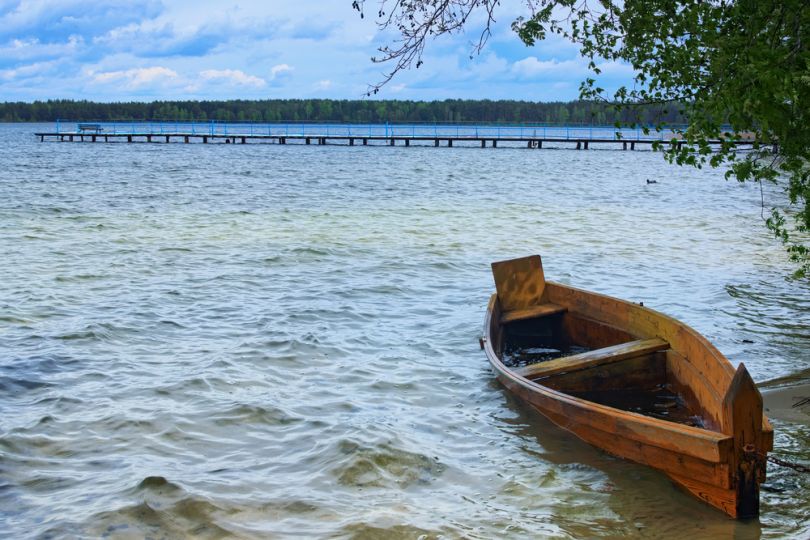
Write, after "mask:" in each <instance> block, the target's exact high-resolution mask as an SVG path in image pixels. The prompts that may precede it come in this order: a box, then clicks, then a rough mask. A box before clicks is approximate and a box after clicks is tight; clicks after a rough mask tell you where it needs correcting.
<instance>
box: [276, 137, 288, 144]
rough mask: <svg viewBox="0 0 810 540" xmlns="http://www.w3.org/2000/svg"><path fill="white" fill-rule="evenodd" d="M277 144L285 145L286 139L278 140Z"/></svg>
mask: <svg viewBox="0 0 810 540" xmlns="http://www.w3.org/2000/svg"><path fill="white" fill-rule="evenodd" d="M278 143H279V144H287V138H286V137H281V138H279V140H278Z"/></svg>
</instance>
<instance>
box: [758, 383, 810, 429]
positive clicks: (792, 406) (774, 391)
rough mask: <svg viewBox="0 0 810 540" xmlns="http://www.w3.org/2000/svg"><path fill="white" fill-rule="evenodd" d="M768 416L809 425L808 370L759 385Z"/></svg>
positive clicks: (809, 385) (809, 389)
mask: <svg viewBox="0 0 810 540" xmlns="http://www.w3.org/2000/svg"><path fill="white" fill-rule="evenodd" d="M759 389H760V391H761V392H762V402H763V403H762V404H763V407H764V410H765V415H766V416H768V418H776V419H777V420H783V421H787V422H793V423H796V424H803V425H805V426H810V370H804V371H800V372H798V373H795V374H792V375H787V376H784V377H779V378H777V379H772V380H770V381H766V382H764V383H762V384H760V385H759Z"/></svg>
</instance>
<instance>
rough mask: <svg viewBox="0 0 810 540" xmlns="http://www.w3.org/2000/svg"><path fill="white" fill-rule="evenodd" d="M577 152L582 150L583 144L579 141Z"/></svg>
mask: <svg viewBox="0 0 810 540" xmlns="http://www.w3.org/2000/svg"><path fill="white" fill-rule="evenodd" d="M577 150H582V142H581V141H577Z"/></svg>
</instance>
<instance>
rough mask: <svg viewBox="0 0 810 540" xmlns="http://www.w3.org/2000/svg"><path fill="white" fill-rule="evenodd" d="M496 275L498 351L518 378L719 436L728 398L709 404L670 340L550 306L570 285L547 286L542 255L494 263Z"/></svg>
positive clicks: (704, 389) (715, 398) (703, 389)
mask: <svg viewBox="0 0 810 540" xmlns="http://www.w3.org/2000/svg"><path fill="white" fill-rule="evenodd" d="M493 274H494V277H495V281H496V285H497V287H498V295H497V298H498V299H497V301H496V306H495V307H496V312H497V320H496V321H492V322H493V323H494V324H493V326H495V327H496V328H493V329H492V330H494V331H495V332H494V334H493V335H494V336H496V343H493V346H494V347H495V350H496V351H498V354H499V357H500V359H501V362H502V363H503V364H504V365H505V366H506V367H508V368H510V370H511V371H512V372H513V373H514V374H516V375H519V376H521V377H525V378H526V379H529V380H531V381H533V382H535V383H537V384H541V385H543V386H545V387H548V388H551V389H553V390H556V391H559V392H564V393H566V394H569V395H572V396H576V397H580V398H583V399H586V400H588V401H591V402H594V403H599V404H602V405H607V406H610V407H614V408H617V409H621V410H625V411H630V412H636V413H640V414H644V415H646V416H650V417H654V418H659V419H662V420H667V421H672V422H677V423H680V424H685V425H690V426H695V427H701V428H705V429H710V430H713V431H719V430H720V429H719V428H720V418H719V417H720V402H721V400H722V397H720V396H719V395H713V396H711V397H712V399H706V392H707V388H708V386H709V385H707V384H702V381H699V380H696V379H695V378H694V377H693V378H691V379H690V378H689V377H688V375H689V374H684V369H683V366H684V365H686V364H688V362H687V361H686V359H685V358H684V357H683V356H681V355H680V354H678V353H676V352H675V351H674V350H672V348H671V347H670V344H669V343H668V342H667V341H665V340H664V339H661V338H659V337H651V336H650V334H649V333H646V334H642V333H639V335H634V334H632V333H630V332H628V331H627V330H624V329H622V328H618V327H615V326H613V325H611V324H608V323H606V322H604V321H600V320H596V319H594V318H590V317H587V316H585V315H583V314H582V313H579V312H577V311H575V310H569V309H568V308H567V307H565V306H563V305H561V304H557V303H554V302H551V301H549V298H550V294H549V289H552V288H553V289H555V290H556V289H562V288H565V287H564V286H561V285H557V284H548V287H547V284H546V281H545V277H544V275H543V270H542V264H541V262H540V258H539V257H536V256H535V257H530V258H525V259H520V260H514V261H504V262H502V263H496V264H494V265H493ZM636 307H637V308H639V309H644V308H642V307H640V306H636ZM491 334H492V333H491ZM696 392H697V395H696ZM698 398H700V399H698Z"/></svg>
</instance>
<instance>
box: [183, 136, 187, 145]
mask: <svg viewBox="0 0 810 540" xmlns="http://www.w3.org/2000/svg"><path fill="white" fill-rule="evenodd" d="M183 142H184V143H186V144H188V135H186V136H185V137H183Z"/></svg>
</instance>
